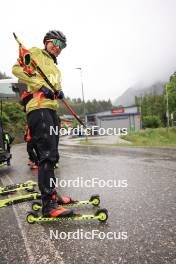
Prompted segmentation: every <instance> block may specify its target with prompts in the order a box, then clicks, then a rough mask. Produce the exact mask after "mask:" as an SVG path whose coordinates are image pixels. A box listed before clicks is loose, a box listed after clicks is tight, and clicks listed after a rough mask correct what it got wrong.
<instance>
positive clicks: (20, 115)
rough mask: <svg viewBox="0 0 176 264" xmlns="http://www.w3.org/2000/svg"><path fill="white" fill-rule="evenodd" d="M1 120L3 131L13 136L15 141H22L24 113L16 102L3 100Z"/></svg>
mask: <svg viewBox="0 0 176 264" xmlns="http://www.w3.org/2000/svg"><path fill="white" fill-rule="evenodd" d="M2 109H3V111H2V118H1V119H2V122H3V128H4V130H5V131H8V132H9V133H10V135H12V136H14V137H15V143H18V142H21V141H23V137H24V131H25V125H26V114H25V113H24V112H23V110H22V107H21V106H20V105H19V103H17V102H3V108H2Z"/></svg>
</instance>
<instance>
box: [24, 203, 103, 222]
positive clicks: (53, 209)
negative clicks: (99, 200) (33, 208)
mask: <svg viewBox="0 0 176 264" xmlns="http://www.w3.org/2000/svg"><path fill="white" fill-rule="evenodd" d="M42 213H43V216H38V214H37V213H36V212H29V213H28V215H27V217H26V221H27V222H28V223H29V224H34V223H37V222H54V221H59V222H60V221H68V220H76V221H78V220H99V221H101V222H106V220H107V219H108V211H107V210H106V209H99V210H97V212H96V213H95V214H92V215H82V214H80V213H78V212H75V211H73V210H70V209H66V208H64V207H62V206H60V205H58V204H57V203H56V202H55V201H53V200H50V201H46V202H43V208H42Z"/></svg>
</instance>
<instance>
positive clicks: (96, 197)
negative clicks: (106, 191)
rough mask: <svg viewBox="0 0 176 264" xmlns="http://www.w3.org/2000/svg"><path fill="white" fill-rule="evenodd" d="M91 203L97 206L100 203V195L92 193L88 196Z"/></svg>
mask: <svg viewBox="0 0 176 264" xmlns="http://www.w3.org/2000/svg"><path fill="white" fill-rule="evenodd" d="M89 201H90V202H91V204H92V205H94V206H99V205H100V196H99V195H98V194H94V195H92V196H91V197H90V200H89Z"/></svg>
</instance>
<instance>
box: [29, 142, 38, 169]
mask: <svg viewBox="0 0 176 264" xmlns="http://www.w3.org/2000/svg"><path fill="white" fill-rule="evenodd" d="M27 153H28V155H29V159H30V160H31V161H32V162H33V163H35V164H36V165H38V156H39V155H38V151H37V147H36V146H35V145H34V143H33V140H32V139H31V140H30V141H29V142H27Z"/></svg>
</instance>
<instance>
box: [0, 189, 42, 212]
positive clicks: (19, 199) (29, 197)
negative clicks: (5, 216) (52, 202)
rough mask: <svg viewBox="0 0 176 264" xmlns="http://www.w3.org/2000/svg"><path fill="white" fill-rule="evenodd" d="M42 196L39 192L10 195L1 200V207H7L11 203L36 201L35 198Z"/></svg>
mask: <svg viewBox="0 0 176 264" xmlns="http://www.w3.org/2000/svg"><path fill="white" fill-rule="evenodd" d="M40 197H41V195H40V194H39V193H38V192H33V193H30V194H25V195H19V196H15V197H10V198H7V199H3V200H0V208H2V207H7V206H10V205H14V204H21V203H24V202H30V201H34V200H37V199H40Z"/></svg>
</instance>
